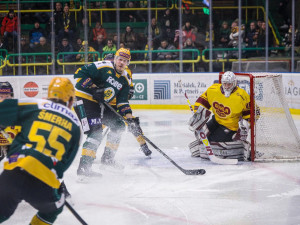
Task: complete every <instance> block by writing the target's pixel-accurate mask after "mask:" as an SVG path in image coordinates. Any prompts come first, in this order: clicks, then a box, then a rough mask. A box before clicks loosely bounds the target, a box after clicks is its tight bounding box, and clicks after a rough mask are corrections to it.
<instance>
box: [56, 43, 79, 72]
mask: <svg viewBox="0 0 300 225" xmlns="http://www.w3.org/2000/svg"><path fill="white" fill-rule="evenodd" d="M60 52H62V53H67V52H74V49H73V46H72V44H71V43H69V40H68V39H67V38H63V39H62V41H61V44H60V45H59V46H58V53H60ZM75 60H76V55H74V54H62V55H60V56H59V61H60V62H63V63H64V62H75ZM64 68H65V71H63V72H64V73H67V74H70V73H74V71H75V66H74V65H65V66H64Z"/></svg>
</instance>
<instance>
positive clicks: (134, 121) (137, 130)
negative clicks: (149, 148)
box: [127, 117, 143, 137]
mask: <svg viewBox="0 0 300 225" xmlns="http://www.w3.org/2000/svg"><path fill="white" fill-rule="evenodd" d="M127 124H128V131H129V132H131V133H133V135H134V136H136V137H137V136H139V135H143V131H142V128H141V127H140V118H139V117H134V118H128V119H127Z"/></svg>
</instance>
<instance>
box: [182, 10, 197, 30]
mask: <svg viewBox="0 0 300 225" xmlns="http://www.w3.org/2000/svg"><path fill="white" fill-rule="evenodd" d="M196 20H197V19H196V17H195V15H194V14H193V12H192V10H191V9H188V8H185V9H184V10H183V14H182V24H185V23H186V22H187V21H189V22H190V23H191V25H194V26H195V25H196Z"/></svg>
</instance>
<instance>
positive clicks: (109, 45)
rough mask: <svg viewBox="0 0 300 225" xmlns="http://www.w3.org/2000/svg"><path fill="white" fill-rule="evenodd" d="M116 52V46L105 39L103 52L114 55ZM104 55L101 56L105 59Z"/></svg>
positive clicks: (111, 41) (110, 40)
mask: <svg viewBox="0 0 300 225" xmlns="http://www.w3.org/2000/svg"><path fill="white" fill-rule="evenodd" d="M115 51H117V47H116V45H115V44H114V43H113V40H112V39H107V44H106V45H105V46H104V48H103V52H109V53H115ZM105 56H106V54H105V55H103V57H104V58H105Z"/></svg>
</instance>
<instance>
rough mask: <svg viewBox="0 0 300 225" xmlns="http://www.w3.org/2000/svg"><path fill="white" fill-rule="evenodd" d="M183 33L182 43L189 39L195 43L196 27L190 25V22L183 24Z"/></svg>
mask: <svg viewBox="0 0 300 225" xmlns="http://www.w3.org/2000/svg"><path fill="white" fill-rule="evenodd" d="M182 31H183V40H182V42H183V43H185V41H186V40H187V39H188V38H190V39H191V40H192V42H195V41H196V34H197V31H198V29H197V27H195V26H193V25H191V22H190V21H188V20H187V21H186V22H185V24H184V25H183V27H182Z"/></svg>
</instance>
